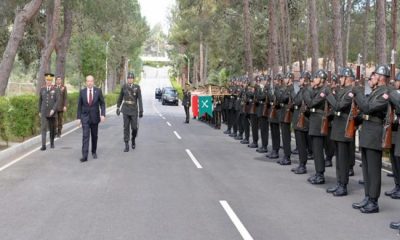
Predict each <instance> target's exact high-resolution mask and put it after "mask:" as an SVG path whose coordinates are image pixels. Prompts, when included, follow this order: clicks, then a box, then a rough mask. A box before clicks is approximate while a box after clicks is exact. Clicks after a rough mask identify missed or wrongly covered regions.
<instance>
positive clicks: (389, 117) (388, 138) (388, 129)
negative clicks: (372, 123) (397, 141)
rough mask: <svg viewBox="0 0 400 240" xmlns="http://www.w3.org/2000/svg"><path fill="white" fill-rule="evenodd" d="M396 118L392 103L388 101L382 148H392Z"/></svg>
mask: <svg viewBox="0 0 400 240" xmlns="http://www.w3.org/2000/svg"><path fill="white" fill-rule="evenodd" d="M393 120H394V109H393V108H392V105H391V104H390V103H388V106H387V112H386V117H385V123H384V125H383V135H382V148H383V149H390V148H392V123H393Z"/></svg>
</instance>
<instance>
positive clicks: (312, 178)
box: [307, 174, 317, 183]
mask: <svg viewBox="0 0 400 240" xmlns="http://www.w3.org/2000/svg"><path fill="white" fill-rule="evenodd" d="M316 177H317V174H314V175H312V176H310V177H309V178H307V181H308V182H309V183H311V182H312V181H314V179H315V178H316Z"/></svg>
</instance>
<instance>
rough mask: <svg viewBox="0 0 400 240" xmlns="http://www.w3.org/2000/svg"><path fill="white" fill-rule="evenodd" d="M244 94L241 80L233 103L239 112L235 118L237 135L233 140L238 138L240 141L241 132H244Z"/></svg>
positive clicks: (243, 85)
mask: <svg viewBox="0 0 400 240" xmlns="http://www.w3.org/2000/svg"><path fill="white" fill-rule="evenodd" d="M245 95H246V90H245V84H244V83H243V82H241V83H240V86H239V94H238V97H237V99H236V104H235V108H236V109H237V110H238V113H239V114H238V119H237V122H238V128H239V134H238V135H237V137H235V140H240V141H242V140H243V133H244V117H245V111H244V110H245V109H244V106H245Z"/></svg>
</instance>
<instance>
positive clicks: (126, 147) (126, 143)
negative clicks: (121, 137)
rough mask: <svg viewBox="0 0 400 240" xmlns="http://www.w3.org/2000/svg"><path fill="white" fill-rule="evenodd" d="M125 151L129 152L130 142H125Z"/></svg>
mask: <svg viewBox="0 0 400 240" xmlns="http://www.w3.org/2000/svg"><path fill="white" fill-rule="evenodd" d="M124 152H129V143H128V142H125V149H124Z"/></svg>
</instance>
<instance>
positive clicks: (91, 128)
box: [82, 123, 99, 158]
mask: <svg viewBox="0 0 400 240" xmlns="http://www.w3.org/2000/svg"><path fill="white" fill-rule="evenodd" d="M98 130H99V124H98V123H95V124H89V123H84V124H82V132H83V135H82V156H83V157H84V158H87V156H88V152H89V140H90V137H91V138H92V153H96V151H97V138H98V137H97V133H98Z"/></svg>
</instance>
